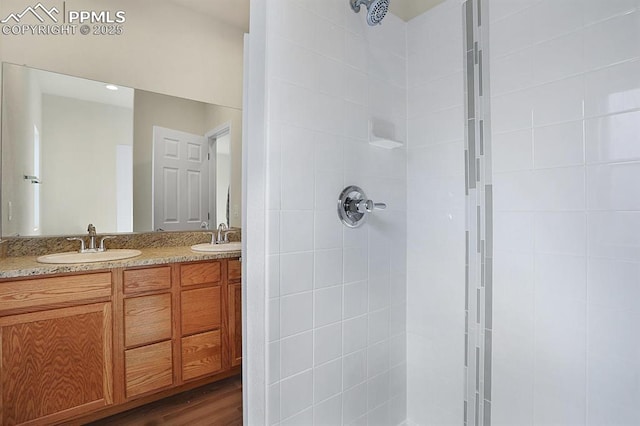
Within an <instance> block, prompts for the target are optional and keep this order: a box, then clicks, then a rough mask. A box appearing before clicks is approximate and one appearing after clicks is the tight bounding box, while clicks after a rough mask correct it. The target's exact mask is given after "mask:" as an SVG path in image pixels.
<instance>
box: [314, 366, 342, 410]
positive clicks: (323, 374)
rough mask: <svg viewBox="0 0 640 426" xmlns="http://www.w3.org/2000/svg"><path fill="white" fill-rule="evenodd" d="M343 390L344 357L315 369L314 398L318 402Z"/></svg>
mask: <svg viewBox="0 0 640 426" xmlns="http://www.w3.org/2000/svg"><path fill="white" fill-rule="evenodd" d="M341 391H342V359H341V358H339V359H337V360H335V361H332V362H329V363H326V364H324V365H321V366H319V367H315V368H314V369H313V399H314V402H315V403H316V404H317V403H318V402H320V401H324V400H325V399H328V398H330V397H332V396H334V395H337V394H338V393H340V392H341Z"/></svg>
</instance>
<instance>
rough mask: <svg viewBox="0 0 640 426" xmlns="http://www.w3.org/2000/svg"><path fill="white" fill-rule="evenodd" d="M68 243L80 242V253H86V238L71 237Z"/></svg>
mask: <svg viewBox="0 0 640 426" xmlns="http://www.w3.org/2000/svg"><path fill="white" fill-rule="evenodd" d="M67 241H80V250H79V251H78V252H79V253H82V252H84V251H85V247H84V238H79V237H69V238H67Z"/></svg>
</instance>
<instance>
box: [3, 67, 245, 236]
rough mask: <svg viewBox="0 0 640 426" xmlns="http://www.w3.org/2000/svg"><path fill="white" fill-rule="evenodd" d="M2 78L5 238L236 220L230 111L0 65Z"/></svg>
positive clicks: (235, 115) (236, 121)
mask: <svg viewBox="0 0 640 426" xmlns="http://www.w3.org/2000/svg"><path fill="white" fill-rule="evenodd" d="M2 77H3V91H2V98H3V99H2V102H3V103H2V107H3V108H2V208H1V209H0V211H1V213H2V235H3V236H17V235H21V236H49V235H68V234H81V233H84V230H85V229H86V226H87V224H88V223H93V224H95V226H96V228H97V229H98V232H99V233H118V232H132V231H134V232H147V231H151V230H197V229H206V228H215V227H216V226H217V224H218V223H222V222H224V223H227V224H228V225H230V226H239V222H240V217H239V216H240V215H239V212H240V206H239V201H238V200H239V198H240V194H239V187H240V182H239V180H240V178H239V176H240V166H239V161H240V155H238V150H239V145H240V138H241V136H240V134H239V133H240V128H241V126H240V120H241V114H242V113H241V111H240V110H238V109H235V108H227V107H222V106H219V105H210V104H205V103H202V102H197V101H192V100H188V99H182V98H175V97H172V96H167V95H161V94H157V93H152V92H147V91H142V90H134V89H130V88H125V87H118V88H117V89H118V90H108V88H107V87H106V86H107V84H106V83H101V82H96V81H90V80H86V79H81V78H76V77H69V76H65V75H60V74H56V73H51V72H47V71H40V70H35V69H30V68H27V67H23V66H17V65H12V64H6V63H5V64H3V74H2ZM160 129H162V130H160ZM162 132H165V133H162ZM166 132H170V134H168V135H167V134H166ZM176 135H181V136H180V137H176ZM185 138H186V139H185ZM194 138H195V139H194ZM194 140H198V141H201V142H199V143H200V145H198V144H194V143H193V141H194ZM169 160H171V161H173V162H171V161H169ZM159 182H161V183H163V185H162V187H161V188H160V189H158V183H159ZM158 191H160V192H158ZM236 192H237V194H236ZM163 215H164V216H163ZM160 216H163V217H162V220H163V221H160V220H159V219H157V218H158V217H160Z"/></svg>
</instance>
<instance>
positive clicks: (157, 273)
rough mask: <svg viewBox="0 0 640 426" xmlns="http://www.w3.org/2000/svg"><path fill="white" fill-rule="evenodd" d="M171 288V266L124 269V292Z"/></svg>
mask: <svg viewBox="0 0 640 426" xmlns="http://www.w3.org/2000/svg"><path fill="white" fill-rule="evenodd" d="M169 288H171V267H170V266H161V267H157V268H145V269H130V270H126V271H124V293H125V294H132V293H141V292H144V291H153V290H165V289H169Z"/></svg>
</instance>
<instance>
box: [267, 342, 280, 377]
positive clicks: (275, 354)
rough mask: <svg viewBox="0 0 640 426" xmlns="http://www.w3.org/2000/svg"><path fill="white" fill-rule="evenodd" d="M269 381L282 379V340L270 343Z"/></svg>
mask: <svg viewBox="0 0 640 426" xmlns="http://www.w3.org/2000/svg"><path fill="white" fill-rule="evenodd" d="M268 360H269V361H268V370H267V383H269V384H270V385H272V384H274V383H276V382H278V381H280V342H279V341H278V342H273V343H269V356H268Z"/></svg>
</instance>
